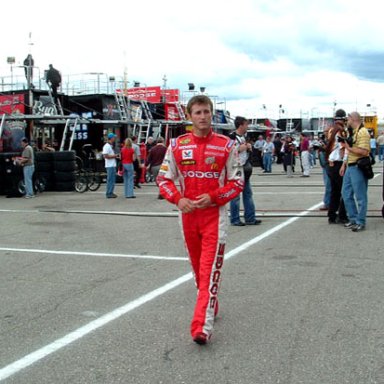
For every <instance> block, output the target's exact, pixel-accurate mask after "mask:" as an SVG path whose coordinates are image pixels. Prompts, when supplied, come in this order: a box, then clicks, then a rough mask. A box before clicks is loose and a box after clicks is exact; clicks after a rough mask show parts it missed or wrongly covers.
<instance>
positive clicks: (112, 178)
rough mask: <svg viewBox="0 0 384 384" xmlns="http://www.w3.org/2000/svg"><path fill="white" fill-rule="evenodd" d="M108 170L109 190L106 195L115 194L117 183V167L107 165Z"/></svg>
mask: <svg viewBox="0 0 384 384" xmlns="http://www.w3.org/2000/svg"><path fill="white" fill-rule="evenodd" d="M105 169H106V170H107V190H106V195H107V197H109V196H112V195H113V190H114V189H115V183H116V167H107V168H105Z"/></svg>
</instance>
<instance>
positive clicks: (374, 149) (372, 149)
mask: <svg viewBox="0 0 384 384" xmlns="http://www.w3.org/2000/svg"><path fill="white" fill-rule="evenodd" d="M369 156H370V157H371V159H372V164H374V163H375V162H376V148H371V153H370V154H369Z"/></svg>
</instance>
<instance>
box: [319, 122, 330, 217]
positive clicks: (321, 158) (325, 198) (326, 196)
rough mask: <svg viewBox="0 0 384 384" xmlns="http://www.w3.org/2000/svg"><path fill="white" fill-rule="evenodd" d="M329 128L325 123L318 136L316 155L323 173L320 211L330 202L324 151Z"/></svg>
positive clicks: (324, 209) (328, 179)
mask: <svg viewBox="0 0 384 384" xmlns="http://www.w3.org/2000/svg"><path fill="white" fill-rule="evenodd" d="M329 129H330V126H329V125H327V126H326V127H325V128H324V134H323V135H321V136H320V137H319V149H318V156H319V164H320V166H321V172H322V174H323V183H324V196H323V206H321V207H320V208H319V209H320V211H328V209H329V205H330V204H331V179H330V178H329V176H328V172H327V165H328V161H327V158H326V152H325V150H326V146H327V143H328V132H329Z"/></svg>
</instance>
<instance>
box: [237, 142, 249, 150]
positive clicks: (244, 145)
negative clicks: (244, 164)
mask: <svg viewBox="0 0 384 384" xmlns="http://www.w3.org/2000/svg"><path fill="white" fill-rule="evenodd" d="M247 150H248V145H247V143H244V144H240V145H239V152H244V151H247Z"/></svg>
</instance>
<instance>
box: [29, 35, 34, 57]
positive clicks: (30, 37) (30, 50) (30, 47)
mask: <svg viewBox="0 0 384 384" xmlns="http://www.w3.org/2000/svg"><path fill="white" fill-rule="evenodd" d="M28 45H29V50H28V52H29V53H32V46H33V42H32V32H29V41H28Z"/></svg>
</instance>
